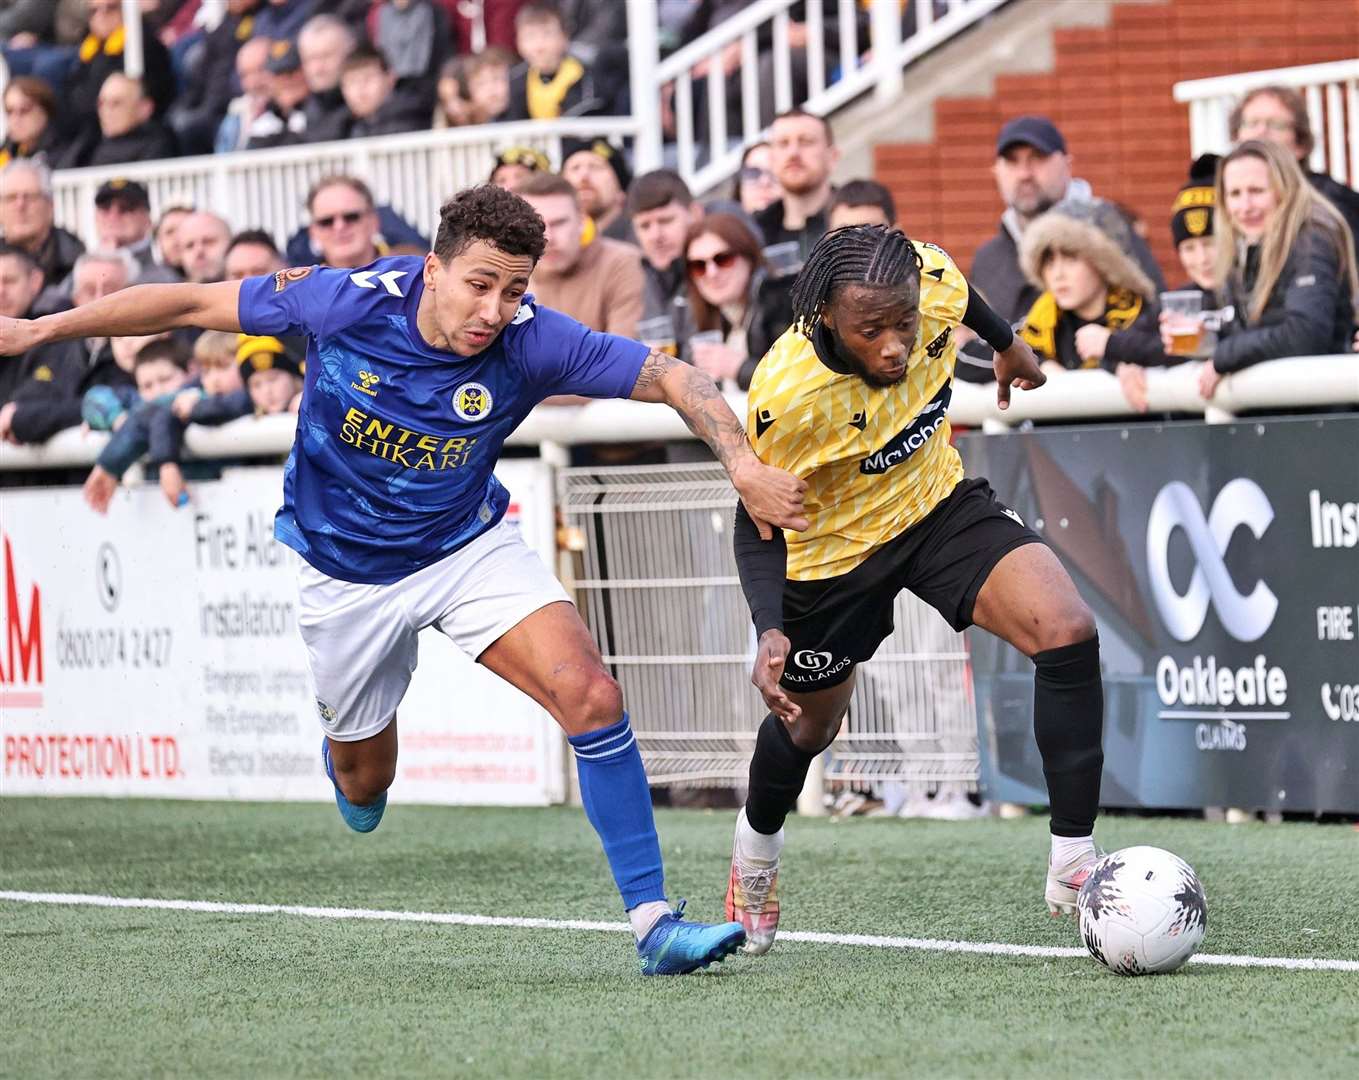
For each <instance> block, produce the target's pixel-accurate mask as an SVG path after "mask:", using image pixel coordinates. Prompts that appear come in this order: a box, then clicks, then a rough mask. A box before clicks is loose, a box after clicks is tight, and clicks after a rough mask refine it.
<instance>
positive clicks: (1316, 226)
mask: <svg viewBox="0 0 1359 1080" xmlns="http://www.w3.org/2000/svg"><path fill="white" fill-rule="evenodd" d="M1216 198H1217V205H1218V213H1217V216H1216V228H1217V274H1216V277H1217V279H1218V280H1219V281H1221V282H1222V283H1223V294H1224V298H1225V300H1226V301H1227V303H1228V304H1229V305H1230V306H1231V308H1232V310H1233V313H1234V318H1233V319H1231V320H1230V321H1227V322H1224V323H1223V326H1222V330H1221V338H1220V340H1219V341H1218V343H1217V346H1216V347H1215V348H1214V350H1213V359H1212V363H1210V364H1205V365H1204V367H1203V372H1202V374H1201V376H1200V378H1199V390H1200V392H1201V393H1202V394H1203V396H1204V397H1205V398H1209V397H1212V395H1213V391H1214V390H1215V389H1216V388H1217V383H1218V380H1219V379H1220V378H1221V377H1222V376H1223V375H1226V374H1229V373H1231V372H1233V371H1240V370H1241V369H1242V368H1247V367H1250V366H1251V365H1252V364H1258V363H1260V362H1261V361H1263V360H1276V359H1279V358H1282V357H1288V356H1316V355H1324V354H1327V353H1343V352H1347V351H1349V348H1350V342H1351V339H1352V337H1353V334H1354V311H1355V297H1356V294H1357V293H1359V274H1357V273H1356V269H1355V256H1354V237H1353V236H1352V235H1351V234H1350V230H1349V226H1348V225H1346V224H1345V219H1344V218H1343V217H1341V215H1340V211H1339V210H1337V209H1336V208H1335V207H1334V206H1333V205H1332V204H1331V203H1330V202H1329V201H1328V200H1326V199H1324V198H1322V197H1321V196H1319V195H1318V194H1317V193H1316V191H1315V190H1314V189H1313V188H1312V186H1311V185H1310V184H1308V183H1307V181H1306V178H1305V177H1304V176H1303V174H1302V170H1301V169H1300V168H1298V163H1297V159H1296V158H1294V157H1293V155H1292V154H1290V153H1289V152H1288V151H1287V150H1286V149H1284V148H1283V147H1281V146H1279V145H1278V144H1276V143H1271V142H1264V141H1261V140H1254V139H1253V140H1250V141H1248V142H1244V143H1242V144H1241V145H1240V146H1238V147H1237V148H1236V149H1235V150H1233V151H1232V152H1231V153H1230V154H1228V155H1227V156H1226V157H1224V158H1223V159H1222V165H1221V167H1220V168H1219V169H1218V174H1217V184H1216ZM1162 336H1163V338H1165V339H1166V340H1167V342H1168V341H1169V331H1168V329H1167V328H1166V327H1165V326H1164V325H1163V326H1162Z"/></svg>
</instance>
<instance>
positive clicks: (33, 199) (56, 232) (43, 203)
mask: <svg viewBox="0 0 1359 1080" xmlns="http://www.w3.org/2000/svg"><path fill="white" fill-rule="evenodd" d="M53 213H54V212H53V205H52V172H51V170H50V169H49V168H48V167H47V166H46V165H44V164H42V163H41V162H39V161H34V160H31V159H28V158H24V159H20V160H19V161H11V162H10V163H9V164H8V165H6V166H5V167H4V169H0V235H3V236H4V239H5V243H7V244H9V245H11V246H12V247H16V248H19V249H21V250H23V251H26V252H27V253H28V254H29V255H31V256H32V257H33V260H34V262H36V263H37V264H38V268H39V269H40V270H41V271H42V274H43V285H44V287H47V286H53V287H55V286H58V285H59V284H60V283H61V282H63V281H65V280H66V278H67V277H69V276H70V273H71V271H72V270H73V269H74V268H75V264H76V259H78V258H79V257H80V256H81V255H82V254H84V252H85V245H84V244H82V243H81V242H80V240H79V238H77V237H76V236H75V235H74V234H72V233H69V232H67V231H66V230H65V229H63V228H60V227H59V226H57V225H56V224H55V222H54V217H53Z"/></svg>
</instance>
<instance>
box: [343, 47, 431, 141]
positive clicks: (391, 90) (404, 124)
mask: <svg viewBox="0 0 1359 1080" xmlns="http://www.w3.org/2000/svg"><path fill="white" fill-rule="evenodd" d="M340 92H341V94H343V95H344V103H345V107H346V108H347V109H348V110H349V121H348V123H347V125H346V130H345V137H346V138H350V139H363V138H367V137H369V136H371V135H395V134H398V133H401V132H405V131H415V130H417V129H419V128H423V127H425V126H426V124H427V122H428V116H429V106H428V105H427V104H425V103H424V102H422V101H420V100H419V99H417V98H413V97H412V96H411V95H409V94H407V93H404V92H400V91H398V90H397V88H396V75H395V73H394V72H392V70H391V69H390V68H389V67H388V66H387V61H386V59H385V58H384V57H383V55H382V53H380V52H378V51H377V50H376V49H374V48H371V47H370V46H367V45H361V46H359V47H358V48H357V49H355V50H354V51H353V52H351V53H350V54H349V56H348V57H347V58H346V59H345V62H344V69H343V70H342V71H341V73H340Z"/></svg>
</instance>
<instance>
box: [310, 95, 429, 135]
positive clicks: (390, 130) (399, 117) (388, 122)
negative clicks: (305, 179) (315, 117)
mask: <svg viewBox="0 0 1359 1080" xmlns="http://www.w3.org/2000/svg"><path fill="white" fill-rule="evenodd" d="M305 107H306V106H305V105H304V106H303V108H305ZM344 115H345V124H346V130H345V133H344V134H343V135H342V136H341V138H345V139H366V138H368V136H370V135H399V134H402V133H403V132H407V131H424V130H427V129H428V128H429V109H427V108H426V107H425V106H424V105H423V104H422V103H421V102H420V101H418V100H416V99H415V98H414V97H413V96H412V95H409V94H402V93H401V92H400V91H397V92H395V93H393V94H392V95H391V96H390V97H389V98H387V100H386V101H384V102H383V103H382V104H381V105H380V106H378V111H377V112H375V113H374V114H373V115H372V116H370V117H368V118H367V119H366V120H360V119H359V118H358V117H356V116H355V115H354V114H353V113H351V112H350V111H349V110H348V109H345V112H344ZM307 141H308V142H315V141H316V140H315V139H313V138H312V137H311V131H310V128H309V129H308V132H307Z"/></svg>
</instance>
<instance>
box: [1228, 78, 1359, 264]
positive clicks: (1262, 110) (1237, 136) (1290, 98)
mask: <svg viewBox="0 0 1359 1080" xmlns="http://www.w3.org/2000/svg"><path fill="white" fill-rule="evenodd" d="M1229 127H1230V130H1231V135H1232V142H1234V143H1236V142H1241V141H1243V140H1246V139H1263V140H1265V141H1266V142H1272V143H1277V144H1278V145H1279V146H1282V147H1283V148H1284V149H1285V150H1287V151H1288V152H1289V153H1291V154H1292V155H1293V157H1294V158H1296V159H1297V162H1298V167H1299V168H1300V169H1301V170H1302V174H1303V176H1305V177H1306V178H1307V182H1308V183H1309V184H1311V185H1312V187H1313V188H1315V189H1316V191H1317V194H1319V195H1321V196H1323V197H1324V198H1326V199H1329V200H1330V202H1331V203H1332V205H1334V206H1335V208H1336V209H1337V210H1339V211H1340V214H1341V216H1342V217H1343V218H1344V219H1345V224H1346V225H1348V226H1349V229H1350V235H1351V236H1353V237H1354V239H1355V244H1356V247H1355V254H1356V255H1359V192H1356V191H1355V190H1354V189H1353V188H1349V187H1346V186H1345V185H1344V184H1342V183H1340V181H1339V180H1335V179H1332V178H1331V177H1330V176H1327V175H1326V174H1325V173H1320V172H1313V171H1312V170H1311V169H1309V168H1308V167H1307V160H1308V158H1310V157H1311V155H1312V151H1313V150H1314V149H1315V148H1316V136H1315V135H1314V134H1313V132H1312V121H1311V118H1310V116H1309V115H1308V112H1307V102H1306V101H1305V100H1304V99H1303V96H1302V95H1301V94H1300V93H1298V92H1297V91H1296V90H1294V89H1293V88H1291V87H1288V86H1261V87H1259V88H1257V89H1255V90H1252V91H1251V92H1250V93H1249V94H1247V95H1246V96H1245V97H1243V98H1242V99H1241V102H1240V104H1239V105H1237V106H1236V108H1235V109H1233V110H1232V115H1231V118H1230V120H1229Z"/></svg>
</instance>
